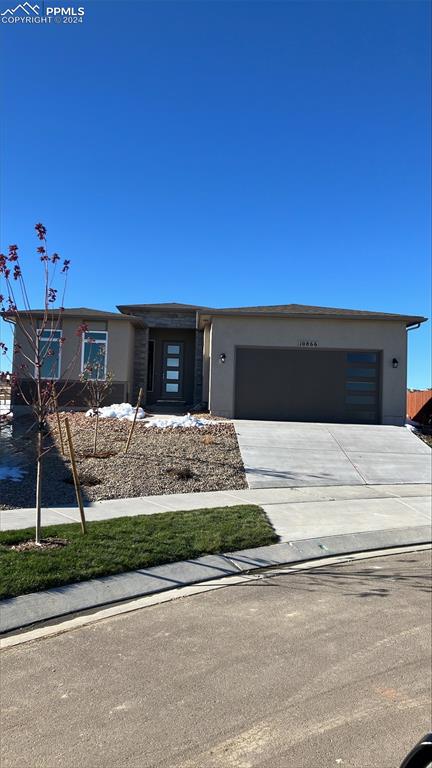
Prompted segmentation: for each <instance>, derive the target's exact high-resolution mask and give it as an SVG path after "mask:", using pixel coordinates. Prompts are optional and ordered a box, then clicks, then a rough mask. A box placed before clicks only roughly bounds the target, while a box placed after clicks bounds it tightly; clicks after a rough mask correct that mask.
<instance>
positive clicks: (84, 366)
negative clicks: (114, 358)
mask: <svg viewBox="0 0 432 768" xmlns="http://www.w3.org/2000/svg"><path fill="white" fill-rule="evenodd" d="M107 346H108V333H107V332H106V331H85V333H83V346H82V362H81V370H82V372H83V374H84V375H85V377H86V378H88V379H105V377H106V361H107Z"/></svg>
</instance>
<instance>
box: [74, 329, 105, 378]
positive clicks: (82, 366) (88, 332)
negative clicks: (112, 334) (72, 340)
mask: <svg viewBox="0 0 432 768" xmlns="http://www.w3.org/2000/svg"><path fill="white" fill-rule="evenodd" d="M86 333H87V334H92V333H103V334H105V340H104V341H102V340H100V341H98V342H95V343H97V344H104V345H105V366H104V368H105V370H104V376H103V377H98V378H97V379H92V381H106V377H107V368H108V331H97V330H96V329H93V330H90V328H88V329H87V331H83V332H82V337H81V374H84V373H85V370H84V351H85V344H86Z"/></svg>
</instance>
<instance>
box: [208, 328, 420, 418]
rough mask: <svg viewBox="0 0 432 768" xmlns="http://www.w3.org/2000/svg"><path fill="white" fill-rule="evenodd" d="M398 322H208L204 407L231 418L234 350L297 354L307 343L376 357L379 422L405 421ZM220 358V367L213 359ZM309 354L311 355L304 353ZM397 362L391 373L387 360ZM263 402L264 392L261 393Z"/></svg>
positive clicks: (403, 350) (402, 336)
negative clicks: (269, 349) (371, 353)
mask: <svg viewBox="0 0 432 768" xmlns="http://www.w3.org/2000/svg"><path fill="white" fill-rule="evenodd" d="M406 336H407V333H406V328H405V324H404V323H403V321H372V320H330V319H328V320H327V319H320V320H318V319H304V318H302V319H296V318H252V317H247V318H241V317H214V318H213V320H212V328H211V355H210V377H209V378H210V381H209V407H210V410H211V412H212V413H213V414H215V415H219V416H226V417H228V418H233V417H234V413H235V359H236V347H238V346H262V347H281V348H292V349H298V348H299V344H300V342H301V341H303V340H313V341H316V342H317V344H318V348H319V349H328V350H331V349H340V350H344V349H345V350H350V349H353V350H355V349H358V350H369V349H374V350H378V351H380V352H381V356H382V371H381V421H382V423H383V424H398V425H401V424H403V423H404V421H405V407H406V371H407V341H406ZM222 353H223V354H225V356H226V357H225V362H224V363H221V362H220V360H219V356H220V355H221V354H222ZM310 354H313V350H311V351H310ZM393 358H396V359H397V360H398V367H397V368H393V366H392V360H393ZM263 397H265V392H263Z"/></svg>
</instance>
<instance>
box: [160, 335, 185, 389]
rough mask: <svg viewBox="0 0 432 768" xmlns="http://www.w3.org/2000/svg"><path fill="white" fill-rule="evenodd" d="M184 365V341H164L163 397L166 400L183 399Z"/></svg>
mask: <svg viewBox="0 0 432 768" xmlns="http://www.w3.org/2000/svg"><path fill="white" fill-rule="evenodd" d="M183 367H184V365H183V342H182V341H166V342H164V345H163V359H162V398H163V399H164V400H165V399H170V400H171V399H172V400H181V399H182V397H183Z"/></svg>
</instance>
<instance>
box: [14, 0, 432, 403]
mask: <svg viewBox="0 0 432 768" xmlns="http://www.w3.org/2000/svg"><path fill="white" fill-rule="evenodd" d="M77 5H83V6H84V7H85V9H86V16H85V20H84V23H83V24H76V25H66V24H61V25H50V26H49V27H48V26H47V27H44V26H36V25H28V26H26V27H24V26H18V25H16V26H12V25H1V28H0V36H1V58H2V81H3V82H2V93H1V97H2V114H3V122H2V126H1V150H2V169H1V243H2V247H3V248H4V247H5V246H6V245H7V244H8V243H9V242H17V243H19V245H20V246H21V249H22V251H23V252H24V253H25V254H26V261H28V262H32V260H33V259H34V266H33V265H31V266H30V267H29V268H28V272H27V275H28V277H30V279H31V280H32V282H33V285H34V286H35V285H36V272H37V269H38V267H39V265H38V263H37V258H36V257H35V256H34V255H33V254H34V248H35V246H36V242H35V240H34V236H33V225H34V223H35V222H36V221H42V222H43V223H44V224H45V225H46V226H47V228H48V231H49V237H50V244H51V247H52V248H53V250H57V251H58V252H59V253H60V254H61V255H62V256H63V257H64V258H68V259H71V262H72V268H71V273H70V285H69V290H68V295H67V302H66V303H67V305H69V306H80V305H86V306H91V307H97V308H101V309H114V307H115V305H116V304H120V303H128V302H152V301H180V302H190V303H198V304H201V303H202V304H208V305H216V306H224V305H226V306H229V305H237V306H238V305H241V304H245V305H248V304H249V305H250V304H279V303H290V302H295V303H304V304H317V305H327V306H336V307H354V308H360V309H370V310H384V311H389V312H402V313H410V314H411V313H412V314H423V315H427V316H430V313H431V308H430V219H429V207H430V114H429V112H428V109H429V107H428V104H429V98H430V82H429V71H430V31H431V30H430V5H428V3H426V2H416V1H415V0H412V1H407V2H381V1H380V0H377V1H376V2H366V1H365V0H361V2H355V1H351V2H350V1H348V2H346V1H345V0H344V2H331V3H328V2H325V1H317V2H307V0H306V1H305V2H301V3H297V2H283V1H282V2H269V1H268V0H263V1H262V2H248V1H247V0H239V1H238V2H224V1H222V2H220V1H219V0H213V1H212V2H204V1H202V0H195V2H182V1H181V0H176V2H165V1H164V0H159V1H158V2H147V0H144V1H143V2H124V1H123V0H122V2H99V1H98V0H96V1H95V0H93V1H92V2H88V1H87V2H85V0H82V2H79V3H77ZM6 7H8V5H7V2H2V3H1V10H4V8H6ZM31 293H32V300H33V301H34V304H40V303H41V298H40V294H39V292H38V291H36V288H34V289H33V288H32V291H31ZM429 338H430V325H429V324H428V325H427V327H425V326H423V327H422V329H421V330H418V331H413V332H411V333H410V334H409V341H410V365H409V382H408V383H409V385H410V386H413V387H421V388H422V387H427V386H429V374H428V364H429V359H430V347H429V348H428V342H429Z"/></svg>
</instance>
